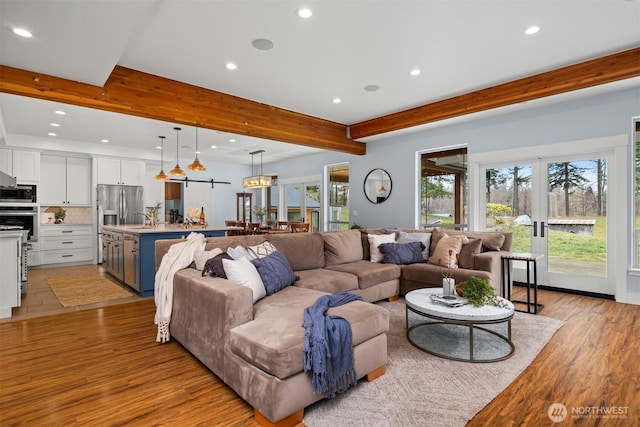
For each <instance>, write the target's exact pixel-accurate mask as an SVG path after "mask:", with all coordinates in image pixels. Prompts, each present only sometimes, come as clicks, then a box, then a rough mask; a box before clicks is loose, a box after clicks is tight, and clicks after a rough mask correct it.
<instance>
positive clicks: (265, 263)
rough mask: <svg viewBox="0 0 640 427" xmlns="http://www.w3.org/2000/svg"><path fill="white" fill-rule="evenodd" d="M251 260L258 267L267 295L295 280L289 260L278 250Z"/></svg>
mask: <svg viewBox="0 0 640 427" xmlns="http://www.w3.org/2000/svg"><path fill="white" fill-rule="evenodd" d="M251 262H252V263H253V265H255V266H256V268H257V269H258V274H260V279H262V283H263V284H264V288H265V290H266V292H267V295H272V294H275V293H276V292H278V291H280V290H282V289H284V288H286V287H287V286H290V285H293V282H295V281H296V276H295V274H293V270H291V266H290V265H289V262H288V261H287V259H286V258H285V257H284V255H283V254H282V252H280V251H275V252H271V253H270V254H269V255H267V256H264V257H260V258H256V259H254V260H252V261H251Z"/></svg>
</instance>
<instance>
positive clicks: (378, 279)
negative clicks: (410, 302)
mask: <svg viewBox="0 0 640 427" xmlns="http://www.w3.org/2000/svg"><path fill="white" fill-rule="evenodd" d="M326 269H327V270H334V271H340V272H343V273H351V274H353V275H355V276H356V277H357V280H358V287H359V288H360V289H366V288H370V287H371V286H375V285H377V284H379V283H383V282H387V281H389V280H394V279H398V278H399V277H400V266H398V265H395V264H380V263H372V262H370V261H365V260H359V261H355V262H350V263H347V264H339V265H330V266H327V267H326Z"/></svg>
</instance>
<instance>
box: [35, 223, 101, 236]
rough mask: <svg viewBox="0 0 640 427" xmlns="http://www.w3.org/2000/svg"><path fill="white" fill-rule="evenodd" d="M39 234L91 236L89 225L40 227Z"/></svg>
mask: <svg viewBox="0 0 640 427" xmlns="http://www.w3.org/2000/svg"><path fill="white" fill-rule="evenodd" d="M40 236H46V237H48V236H51V237H55V236H91V227H90V226H88V227H64V226H62V227H56V226H55V225H54V226H43V227H40Z"/></svg>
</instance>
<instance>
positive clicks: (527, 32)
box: [524, 25, 540, 36]
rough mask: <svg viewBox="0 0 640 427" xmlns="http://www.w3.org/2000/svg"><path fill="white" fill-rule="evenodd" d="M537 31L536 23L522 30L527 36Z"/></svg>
mask: <svg viewBox="0 0 640 427" xmlns="http://www.w3.org/2000/svg"><path fill="white" fill-rule="evenodd" d="M538 31H540V27H538V26H537V25H532V26H531V27H529V28H527V29H526V30H524V33H525V34H526V35H528V36H530V35H532V34H535V33H537V32H538Z"/></svg>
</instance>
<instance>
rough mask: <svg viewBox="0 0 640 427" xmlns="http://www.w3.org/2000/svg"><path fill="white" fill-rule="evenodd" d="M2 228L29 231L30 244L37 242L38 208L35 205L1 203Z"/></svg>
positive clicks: (0, 220)
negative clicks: (9, 227) (8, 227)
mask: <svg viewBox="0 0 640 427" xmlns="http://www.w3.org/2000/svg"><path fill="white" fill-rule="evenodd" d="M0 226H12V227H16V226H20V227H21V228H22V229H24V230H29V234H28V237H27V240H28V241H29V242H37V241H38V206H37V205H36V204H35V203H7V202H0Z"/></svg>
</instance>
